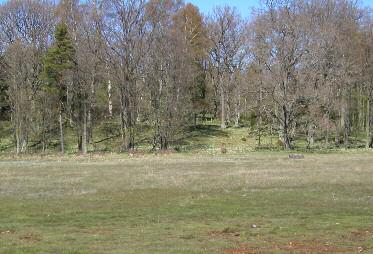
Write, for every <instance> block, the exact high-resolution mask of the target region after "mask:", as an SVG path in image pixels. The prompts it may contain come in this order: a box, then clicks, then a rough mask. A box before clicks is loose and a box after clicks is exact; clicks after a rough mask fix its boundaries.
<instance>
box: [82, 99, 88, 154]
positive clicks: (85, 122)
mask: <svg viewBox="0 0 373 254" xmlns="http://www.w3.org/2000/svg"><path fill="white" fill-rule="evenodd" d="M87 138H88V135H87V105H86V103H84V112H83V135H82V153H83V154H87Z"/></svg>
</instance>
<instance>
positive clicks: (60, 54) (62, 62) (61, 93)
mask: <svg viewBox="0 0 373 254" xmlns="http://www.w3.org/2000/svg"><path fill="white" fill-rule="evenodd" d="M54 37H55V42H54V45H53V47H51V48H50V49H49V50H48V52H47V54H46V55H45V57H44V73H43V76H44V78H45V80H46V81H47V91H49V92H50V93H54V94H57V96H58V100H59V105H58V106H59V127H60V145H61V152H62V153H64V132H63V113H64V102H65V101H66V88H67V86H66V82H64V81H65V80H66V77H67V76H68V75H69V71H70V70H71V69H73V67H74V65H75V62H74V56H75V50H74V47H73V43H72V41H71V39H70V37H69V32H68V27H67V25H66V24H65V23H60V24H58V25H57V27H56V31H55V35H54Z"/></svg>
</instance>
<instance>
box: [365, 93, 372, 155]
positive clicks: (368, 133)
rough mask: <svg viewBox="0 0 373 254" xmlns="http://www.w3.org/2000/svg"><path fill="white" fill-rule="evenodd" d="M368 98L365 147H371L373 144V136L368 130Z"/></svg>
mask: <svg viewBox="0 0 373 254" xmlns="http://www.w3.org/2000/svg"><path fill="white" fill-rule="evenodd" d="M370 120H371V118H370V98H368V100H367V112H366V135H367V142H366V148H372V145H373V136H372V133H371V131H370Z"/></svg>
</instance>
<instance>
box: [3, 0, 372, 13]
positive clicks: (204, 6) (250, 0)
mask: <svg viewBox="0 0 373 254" xmlns="http://www.w3.org/2000/svg"><path fill="white" fill-rule="evenodd" d="M5 1H6V0H0V3H3V2H5ZM184 1H185V2H190V3H192V4H194V5H196V6H198V8H199V9H200V10H201V12H203V13H204V14H209V13H211V11H212V9H213V8H214V7H215V6H218V5H230V6H234V7H236V8H237V9H238V11H239V12H240V13H241V15H242V16H243V17H247V16H249V15H250V13H251V8H252V7H256V6H259V3H260V0H184ZM358 1H359V2H360V3H361V5H362V6H365V7H367V6H370V7H372V8H373V0H358Z"/></svg>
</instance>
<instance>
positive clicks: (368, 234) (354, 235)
mask: <svg viewBox="0 0 373 254" xmlns="http://www.w3.org/2000/svg"><path fill="white" fill-rule="evenodd" d="M347 237H348V239H349V240H351V241H354V242H357V241H359V242H361V241H365V240H367V239H368V238H373V229H360V230H355V231H352V232H351V233H350V234H349V235H348V236H347Z"/></svg>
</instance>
